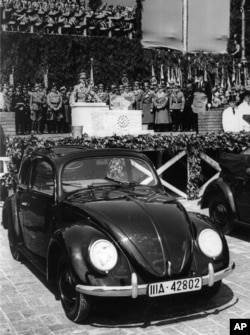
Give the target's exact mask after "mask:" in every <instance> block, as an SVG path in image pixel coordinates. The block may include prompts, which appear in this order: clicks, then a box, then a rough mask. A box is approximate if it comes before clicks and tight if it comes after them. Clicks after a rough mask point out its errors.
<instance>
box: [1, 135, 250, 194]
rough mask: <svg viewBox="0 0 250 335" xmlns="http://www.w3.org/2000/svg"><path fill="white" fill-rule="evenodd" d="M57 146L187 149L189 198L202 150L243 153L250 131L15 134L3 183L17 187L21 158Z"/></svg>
mask: <svg viewBox="0 0 250 335" xmlns="http://www.w3.org/2000/svg"><path fill="white" fill-rule="evenodd" d="M57 145H81V146H83V147H85V148H91V149H97V148H127V149H133V150H137V151H144V152H146V151H149V150H160V151H161V152H162V153H164V151H167V152H168V154H171V155H175V154H176V153H177V152H178V151H180V150H186V151H187V155H188V170H189V173H188V175H189V178H188V185H187V194H188V198H189V199H196V198H197V197H198V194H199V188H200V186H201V182H202V178H201V159H200V153H201V152H204V151H206V150H213V151H216V150H220V151H229V152H235V153H239V152H241V151H242V150H244V149H246V148H248V147H250V133H249V132H248V133H246V132H240V133H221V134H214V133H211V134H205V135H199V134H198V135H187V134H180V135H177V136H172V135H160V134H158V135H139V136H131V135H126V136H117V135H114V136H111V137H103V138H95V137H91V138H90V137H88V135H87V134H84V135H83V136H82V137H81V138H80V137H77V138H73V137H67V138H62V139H58V140H53V141H52V140H48V139H47V140H46V139H44V138H42V137H36V136H34V135H31V136H29V137H25V138H21V137H14V138H13V139H12V140H8V141H7V156H8V157H10V163H9V173H8V174H6V175H5V177H4V178H3V180H2V185H4V186H6V187H8V188H15V185H16V176H17V172H18V170H19V167H20V163H21V159H22V158H23V157H24V156H25V155H28V154H29V153H31V152H32V151H33V150H35V149H37V148H41V147H52V146H57Z"/></svg>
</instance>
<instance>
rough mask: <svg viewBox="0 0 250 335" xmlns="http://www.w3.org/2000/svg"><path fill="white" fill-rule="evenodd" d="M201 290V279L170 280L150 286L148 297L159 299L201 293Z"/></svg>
mask: <svg viewBox="0 0 250 335" xmlns="http://www.w3.org/2000/svg"><path fill="white" fill-rule="evenodd" d="M201 288H202V280H201V277H195V278H187V279H177V280H169V281H165V282H160V283H154V284H149V286H148V295H149V296H150V297H159V296H161V295H168V294H176V293H184V292H191V291H199V290H201Z"/></svg>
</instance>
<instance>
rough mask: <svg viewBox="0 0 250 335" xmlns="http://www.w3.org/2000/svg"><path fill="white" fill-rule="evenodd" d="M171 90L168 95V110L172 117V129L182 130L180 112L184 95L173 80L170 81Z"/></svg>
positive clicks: (183, 103)
mask: <svg viewBox="0 0 250 335" xmlns="http://www.w3.org/2000/svg"><path fill="white" fill-rule="evenodd" d="M172 85H173V86H172V91H171V93H170V95H169V112H170V114H171V117H172V122H173V127H172V130H173V131H182V130H183V121H182V119H183V117H182V113H183V110H184V105H185V97H184V94H183V92H182V91H181V89H180V87H179V86H178V85H176V83H175V82H173V83H172Z"/></svg>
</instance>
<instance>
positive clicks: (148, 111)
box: [141, 82, 154, 129]
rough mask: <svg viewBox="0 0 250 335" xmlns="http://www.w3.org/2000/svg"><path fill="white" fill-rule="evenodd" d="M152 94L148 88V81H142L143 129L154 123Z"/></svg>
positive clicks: (150, 126)
mask: <svg viewBox="0 0 250 335" xmlns="http://www.w3.org/2000/svg"><path fill="white" fill-rule="evenodd" d="M153 95H154V93H153V92H152V91H151V90H150V85H149V82H145V83H144V92H143V93H142V100H141V101H142V126H143V128H144V129H150V128H152V127H153V124H154V113H153Z"/></svg>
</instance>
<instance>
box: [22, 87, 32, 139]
mask: <svg viewBox="0 0 250 335" xmlns="http://www.w3.org/2000/svg"><path fill="white" fill-rule="evenodd" d="M23 102H24V106H25V107H24V133H25V134H27V133H30V130H31V124H30V103H29V102H30V95H29V92H28V87H27V86H26V85H25V86H24V87H23Z"/></svg>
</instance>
